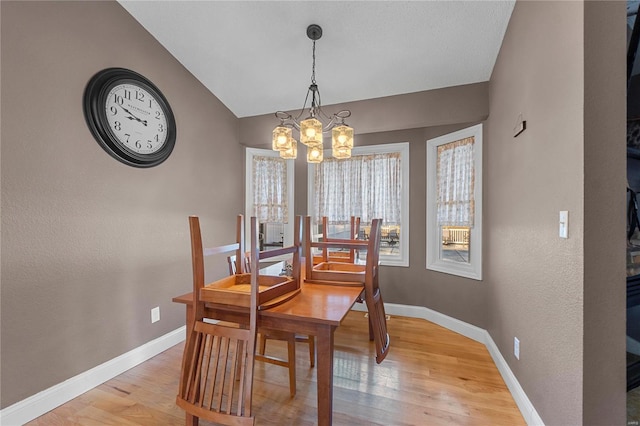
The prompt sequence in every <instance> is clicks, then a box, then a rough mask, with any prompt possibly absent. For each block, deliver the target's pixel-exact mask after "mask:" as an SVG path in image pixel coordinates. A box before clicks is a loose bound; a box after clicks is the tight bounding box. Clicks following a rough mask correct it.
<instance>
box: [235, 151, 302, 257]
mask: <svg viewBox="0 0 640 426" xmlns="http://www.w3.org/2000/svg"><path fill="white" fill-rule="evenodd" d="M254 156H259V157H279V156H280V152H278V151H274V150H271V149H259V148H249V147H247V148H245V195H244V202H245V207H244V211H245V213H244V216H245V246H246V247H247V249H248V248H249V247H250V246H251V220H250V218H251V216H253V213H252V211H253V157H254ZM285 161H286V163H287V203H288V206H289V208H288V209H287V210H288V215H287V223H285V224H284V235H283V244H284V246H285V247H287V246H290V245H293V222H294V214H293V197H294V189H295V188H294V162H293V161H292V160H285ZM274 259H276V258H274ZM276 260H277V259H276Z"/></svg>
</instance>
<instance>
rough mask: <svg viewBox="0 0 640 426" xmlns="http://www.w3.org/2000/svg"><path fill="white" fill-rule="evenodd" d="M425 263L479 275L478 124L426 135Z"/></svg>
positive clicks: (480, 188)
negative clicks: (427, 138) (454, 130)
mask: <svg viewBox="0 0 640 426" xmlns="http://www.w3.org/2000/svg"><path fill="white" fill-rule="evenodd" d="M427 269H432V270H434V271H440V272H446V273H449V274H454V275H460V276H463V277H467V278H473V279H476V280H481V279H482V124H478V125H476V126H473V127H469V128H467V129H463V130H460V131H457V132H454V133H450V134H448V135H444V136H440V137H438V138H435V139H430V140H428V141H427Z"/></svg>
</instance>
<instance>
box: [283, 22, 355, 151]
mask: <svg viewBox="0 0 640 426" xmlns="http://www.w3.org/2000/svg"><path fill="white" fill-rule="evenodd" d="M307 37H309V38H310V39H311V40H312V41H313V50H312V58H313V64H312V67H311V85H310V86H309V89H308V90H307V96H306V97H305V99H304V104H303V105H302V109H301V110H300V113H299V114H298V115H297V116H296V117H294V116H292V115H291V114H289V113H287V112H284V111H278V112H276V114H275V115H276V117H277V118H278V119H279V120H280V124H279V125H278V126H277V127H276V128H275V129H274V130H273V139H272V145H271V147H272V148H273V150H274V151H280V157H282V158H286V159H294V158H296V157H297V141H296V140H295V138H294V137H293V130H294V129H295V130H297V131H298V133H299V136H300V142H301V143H302V144H304V145H306V146H307V162H309V163H320V162H322V156H323V134H324V133H328V132H329V131H331V136H332V137H331V140H332V143H331V147H332V154H333V157H334V158H340V159H342V158H349V157H351V149H352V148H353V128H351V127H349V126H348V125H347V124H346V123H345V122H344V120H345V118H348V117H350V116H351V111H349V110H342V111H338V112H337V113H335V114H332V115H331V116H328V115H326V114H325V113H324V112H323V111H322V103H321V101H320V89H319V88H318V84H317V83H316V40H318V39H320V37H322V28H321V27H320V25H316V24H311V25H309V26H308V27H307ZM309 95H311V105H310V106H309V108H308V113H307V115H306V117H305V118H304V119H303V120H300V118H301V117H302V116H303V115H304V114H305V109H306V108H307V101H308V100H309ZM321 119H324V120H326V123H327V124H326V125H323V124H322V121H320V120H321Z"/></svg>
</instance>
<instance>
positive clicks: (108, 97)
mask: <svg viewBox="0 0 640 426" xmlns="http://www.w3.org/2000/svg"><path fill="white" fill-rule="evenodd" d="M84 116H85V119H86V120H87V125H88V126H89V129H90V130H91V133H92V134H93V136H94V137H95V138H96V140H97V141H98V143H99V144H100V146H101V147H102V148H103V149H104V150H105V151H107V152H108V153H109V154H110V155H111V156H112V157H114V158H115V159H117V160H119V161H121V162H123V163H125V164H128V165H130V166H134V167H153V166H157V165H158V164H160V163H162V162H163V161H164V160H166V159H167V158H168V157H169V155H171V151H173V147H174V145H175V142H176V121H175V118H174V116H173V112H172V111H171V107H170V106H169V103H168V102H167V100H166V98H165V97H164V95H163V94H162V92H161V91H160V90H159V89H158V88H157V87H156V86H155V85H154V84H153V83H152V82H151V81H149V80H148V79H147V78H145V77H144V76H142V75H140V74H138V73H136V72H134V71H131V70H127V69H124V68H107V69H104V70H102V71H100V72H98V73H97V74H96V75H94V76H93V77H92V78H91V80H89V83H88V84H87V87H86V89H85V92H84Z"/></svg>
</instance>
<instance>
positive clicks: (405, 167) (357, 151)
mask: <svg viewBox="0 0 640 426" xmlns="http://www.w3.org/2000/svg"><path fill="white" fill-rule="evenodd" d="M391 152H399V153H400V164H401V165H402V166H401V167H402V170H401V175H402V200H401V207H400V208H401V210H402V219H401V220H402V224H401V228H400V244H399V247H400V253H399V254H394V255H384V254H382V253H381V254H380V264H381V265H385V266H404V267H408V266H409V238H410V235H411V233H410V231H409V142H398V143H389V144H381V145H367V146H357V147H354V148H353V149H352V150H351V154H352V155H368V154H386V153H391ZM323 156H324V158H330V157H331V149H325V150H324V153H323ZM307 166H308V167H307V211H308V212H309V214H311V212H313V211H314V210H313V200H314V199H315V185H314V181H315V179H314V174H315V164H312V163H309V164H308V165H307Z"/></svg>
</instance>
